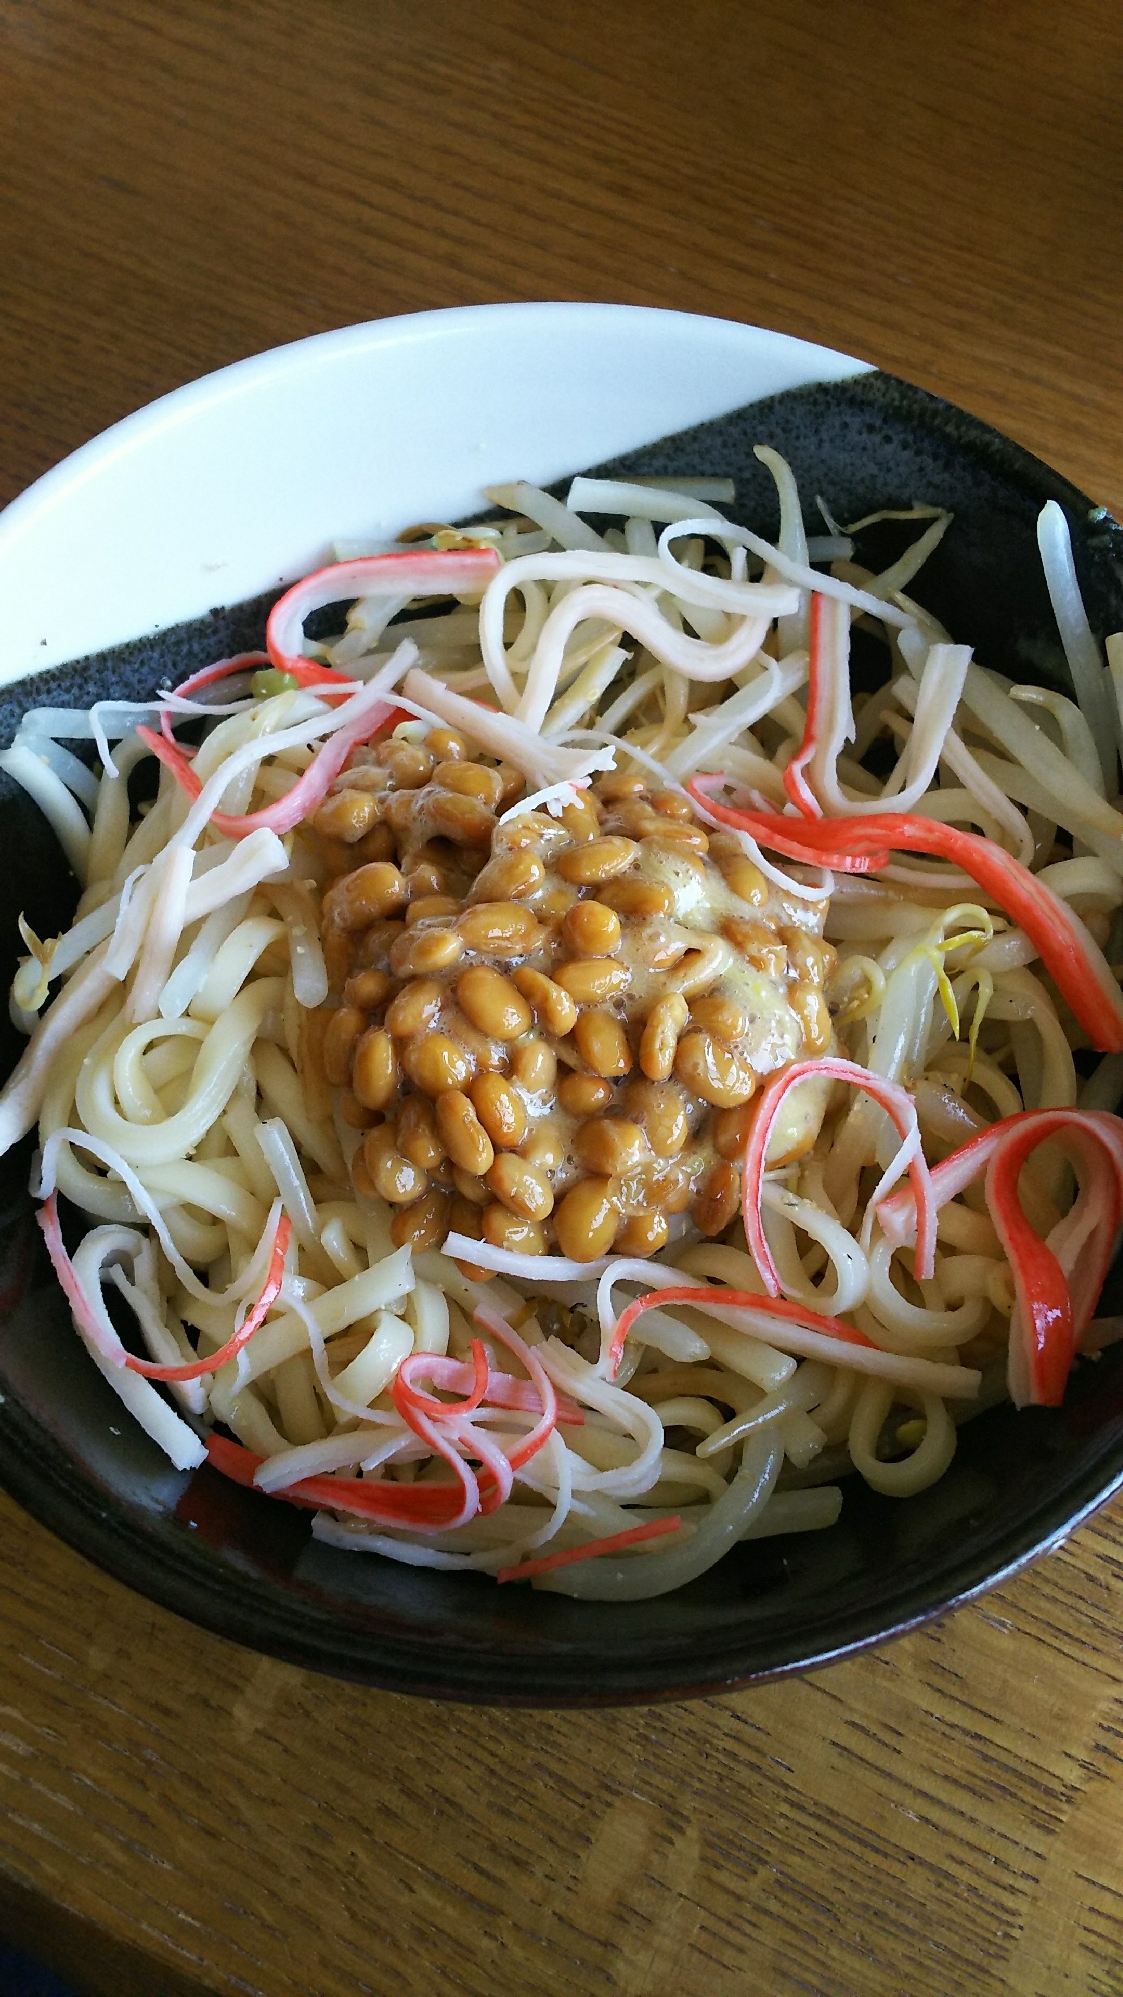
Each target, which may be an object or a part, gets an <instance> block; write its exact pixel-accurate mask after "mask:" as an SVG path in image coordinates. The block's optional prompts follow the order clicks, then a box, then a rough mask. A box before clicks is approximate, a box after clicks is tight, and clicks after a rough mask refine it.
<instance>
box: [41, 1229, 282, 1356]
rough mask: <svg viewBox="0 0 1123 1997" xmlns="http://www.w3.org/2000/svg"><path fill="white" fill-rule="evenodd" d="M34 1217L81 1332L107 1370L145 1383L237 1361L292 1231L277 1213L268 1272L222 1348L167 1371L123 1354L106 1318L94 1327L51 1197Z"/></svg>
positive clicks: (273, 1293) (273, 1290) (271, 1290)
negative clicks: (113, 1368)
mask: <svg viewBox="0 0 1123 1997" xmlns="http://www.w3.org/2000/svg"><path fill="white" fill-rule="evenodd" d="M36 1218H37V1220H38V1222H39V1225H40V1227H41V1228H42V1230H43V1238H44V1240H45V1241H46V1244H47V1253H48V1254H49V1256H50V1258H51V1261H52V1263H53V1265H54V1270H55V1274H56V1276H57V1277H58V1279H59V1283H60V1284H61V1286H62V1289H63V1292H64V1294H65V1296H66V1299H67V1302H68V1303H69V1305H70V1308H71V1310H72V1311H73V1313H74V1316H75V1318H76V1319H77V1321H78V1323H79V1325H80V1326H81V1328H82V1330H83V1331H84V1332H85V1333H86V1335H87V1337H88V1338H89V1339H90V1340H91V1342H92V1343H93V1344H94V1345H95V1346H96V1347H97V1350H98V1351H99V1352H100V1353H101V1356H102V1358H103V1359H104V1360H106V1362H107V1363H108V1364H109V1365H110V1366H116V1367H119V1368H121V1369H122V1370H125V1371H128V1372H130V1373H140V1374H142V1375H143V1377H144V1378H145V1379H146V1380H173V1381H182V1380H201V1379H203V1378H204V1377H205V1376H206V1375H207V1374H209V1373H217V1372H218V1370H219V1367H220V1366H225V1365H226V1364H227V1363H228V1361H230V1360H231V1359H236V1358H237V1357H238V1354H239V1352H240V1351H241V1350H242V1347H243V1346H244V1345H248V1344H249V1341H250V1339H251V1338H252V1337H253V1335H254V1332H255V1331H256V1330H257V1329H258V1326H259V1325H262V1324H264V1322H265V1320H266V1318H267V1317H268V1315H269V1312H270V1310H271V1308H272V1306H273V1304H274V1303H275V1302H276V1299H277V1297H278V1295H279V1294H280V1289H281V1284H282V1282H283V1280H284V1274H285V1255H286V1254H287V1252H288V1245H289V1237H290V1235H291V1232H292V1224H291V1222H290V1220H289V1218H288V1215H287V1214H282V1215H281V1217H280V1219H279V1220H278V1222H277V1227H276V1231H275V1233H274V1236H273V1247H272V1251H271V1253H270V1257H269V1272H268V1274H267V1276H266V1278H265V1283H264V1286H263V1288H262V1291H261V1295H260V1296H259V1297H258V1299H257V1302H256V1303H255V1304H254V1306H253V1309H252V1310H251V1311H250V1312H249V1313H248V1315H247V1317H246V1318H245V1320H244V1322H243V1323H242V1324H241V1325H239V1327H238V1329H237V1331H236V1332H235V1333H234V1336H233V1337H232V1338H229V1339H227V1341H226V1344H225V1345H223V1346H220V1347H219V1350H218V1351H217V1352H212V1353H210V1354H209V1355H208V1357H207V1358H205V1359H195V1360H190V1361H185V1362H184V1363H183V1364H182V1365H178V1366H171V1365H164V1364H163V1363H162V1362H161V1361H159V1360H156V1359H137V1358H135V1357H134V1355H133V1354H132V1353H131V1352H126V1350H125V1347H124V1346H123V1345H122V1343H121V1341H120V1339H119V1338H118V1337H117V1335H116V1332H114V1331H113V1330H112V1327H110V1328H109V1329H108V1330H107V1328H106V1327H107V1325H108V1323H109V1321H108V1319H106V1323H105V1324H103V1323H101V1322H100V1320H99V1318H98V1316H97V1315H96V1314H95V1312H94V1310H93V1308H92V1305H91V1300H90V1298H89V1297H88V1296H87V1294H86V1291H85V1289H84V1288H83V1285H82V1283H81V1282H80V1280H79V1277H78V1273H77V1271H76V1269H75V1267H74V1264H73V1262H72V1261H71V1259H70V1257H69V1255H68V1254H67V1252H66V1245H65V1243H64V1241H63V1238H62V1229H61V1228H60V1226H59V1218H58V1205H57V1200H56V1196H55V1194H54V1193H51V1194H50V1196H49V1198H48V1199H46V1200H45V1201H44V1202H43V1205H42V1206H41V1207H40V1208H39V1211H38V1214H37V1215H36Z"/></svg>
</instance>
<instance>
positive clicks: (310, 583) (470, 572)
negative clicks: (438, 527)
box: [265, 548, 501, 686]
mask: <svg viewBox="0 0 1123 1997" xmlns="http://www.w3.org/2000/svg"><path fill="white" fill-rule="evenodd" d="M500 566H501V564H500V560H499V556H498V555H497V554H496V552H495V550H494V548H464V549H449V550H447V551H444V552H442V551H438V550H436V549H424V550H411V549H403V551H402V553H401V554H396V553H395V554H389V555H364V556H361V557H359V558H358V559H357V560H355V561H352V562H333V563H331V564H330V566H328V567H327V568H323V569H316V570H315V571H314V572H313V573H312V575H310V576H304V577H302V579H301V581H300V582H298V583H294V584H293V587H292V588H291V589H290V590H288V591H286V593H285V595H284V596H282V597H280V598H279V599H278V601H277V602H276V603H275V604H274V605H273V608H272V610H271V611H270V613H269V622H268V624H267V625H266V627H265V648H266V650H267V652H268V653H269V657H270V659H271V660H272V662H273V664H274V666H275V667H276V668H277V670H278V672H282V673H290V674H291V675H292V677H293V679H295V680H296V681H297V683H298V684H299V685H300V686H323V685H326V684H330V682H331V680H332V679H333V678H334V677H337V676H336V675H335V674H334V673H333V672H332V669H331V668H330V667H328V666H321V665H318V664H317V663H316V661H315V660H313V659H307V658H305V656H304V653H303V650H302V646H303V643H304V623H305V619H306V618H308V617H311V615H312V613H313V611H314V610H324V609H326V607H327V605H328V604H329V603H346V602H347V601H348V600H350V599H353V598H355V597H362V596H407V597H411V596H461V595H463V596H477V595H480V596H482V594H483V592H484V590H485V589H486V588H487V586H488V583H489V582H490V581H491V578H492V576H494V575H495V574H497V572H498V570H499V568H500Z"/></svg>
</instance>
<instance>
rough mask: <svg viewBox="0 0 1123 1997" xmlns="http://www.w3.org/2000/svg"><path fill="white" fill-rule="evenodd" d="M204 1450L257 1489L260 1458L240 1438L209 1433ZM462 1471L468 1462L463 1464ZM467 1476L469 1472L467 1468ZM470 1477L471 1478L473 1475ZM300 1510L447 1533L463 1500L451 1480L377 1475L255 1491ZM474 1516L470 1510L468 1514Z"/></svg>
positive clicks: (217, 1465)
mask: <svg viewBox="0 0 1123 1997" xmlns="http://www.w3.org/2000/svg"><path fill="white" fill-rule="evenodd" d="M207 1455H208V1457H209V1458H210V1461H211V1464H212V1466H213V1468H214V1469H215V1470H219V1471H221V1473H222V1475H223V1476H224V1477H229V1478H230V1480H231V1482H232V1483H235V1484H242V1485H244V1486H245V1487H246V1489H247V1490H251V1491H255V1490H258V1486H257V1485H256V1484H255V1483H254V1481H253V1480H254V1472H255V1470H257V1469H258V1468H259V1466H260V1465H261V1464H262V1463H263V1462H264V1460H265V1459H264V1457H261V1456H255V1455H254V1453H253V1451H252V1450H251V1449H245V1448H243V1446H242V1444H241V1443H240V1442H232V1441H231V1440H230V1439H229V1437H228V1436H225V1435H208V1437H207ZM464 1468H465V1470H467V1465H464ZM468 1476H469V1477H471V1471H468ZM473 1481H474V1480H473ZM259 1496H261V1497H267V1498H273V1499H280V1500H281V1502H282V1503H283V1504H287V1505H298V1506H299V1507H300V1508H301V1509H302V1510H305V1511H313V1512H319V1511H333V1512H345V1513H347V1515H348V1516H349V1517H351V1518H357V1519H366V1520H367V1521H368V1522H369V1523H371V1524H373V1525H386V1526H408V1527H411V1528H412V1529H413V1530H415V1531H419V1532H447V1531H449V1530H450V1529H451V1528H452V1527H453V1526H455V1525H461V1524H463V1523H465V1521H464V1519H463V1517H462V1514H463V1511H464V1499H463V1494H462V1490H461V1486H460V1483H459V1481H458V1482H457V1483H456V1484H390V1483H387V1482H385V1481H384V1480H383V1479H382V1478H358V1477H329V1476H322V1477H302V1478H301V1480H300V1482H299V1483H297V1484H288V1485H286V1487H285V1489H284V1490H283V1491H259ZM468 1516H469V1517H474V1512H470V1513H469V1514H468Z"/></svg>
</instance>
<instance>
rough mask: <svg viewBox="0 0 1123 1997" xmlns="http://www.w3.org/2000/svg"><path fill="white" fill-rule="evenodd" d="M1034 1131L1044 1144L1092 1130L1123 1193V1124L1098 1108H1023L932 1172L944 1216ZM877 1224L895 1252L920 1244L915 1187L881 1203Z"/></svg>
mask: <svg viewBox="0 0 1123 1997" xmlns="http://www.w3.org/2000/svg"><path fill="white" fill-rule="evenodd" d="M1031 1126H1032V1128H1033V1129H1034V1130H1036V1131H1037V1132H1038V1133H1039V1135H1038V1138H1037V1142H1038V1143H1043V1142H1044V1140H1045V1139H1046V1138H1048V1137H1061V1136H1063V1135H1064V1134H1065V1133H1066V1132H1073V1131H1081V1130H1083V1131H1086V1132H1088V1133H1089V1134H1090V1135H1091V1136H1093V1137H1094V1138H1095V1139H1096V1140H1097V1141H1098V1143H1099V1144H1100V1145H1101V1146H1102V1148H1103V1150H1104V1152H1105V1153H1106V1154H1107V1155H1108V1156H1109V1157H1110V1158H1111V1160H1112V1162H1113V1165H1114V1167H1115V1170H1116V1172H1117V1173H1118V1174H1119V1179H1120V1187H1121V1191H1123V1120H1121V1119H1120V1118H1119V1117H1117V1116H1113V1115H1109V1113H1108V1112H1107V1111H1106V1110H1093V1109H1021V1110H1016V1111H1015V1112H1014V1113H1013V1115H1011V1116H1004V1117H1001V1118H1000V1119H999V1121H998V1122H997V1123H991V1124H988V1125H987V1126H986V1128H985V1129H984V1130H979V1131H976V1133H975V1135H974V1136H973V1137H969V1138H968V1139H967V1142H966V1143H965V1144H961V1145H960V1146H959V1148H958V1150H955V1151H951V1152H949V1154H948V1156H947V1157H946V1158H943V1159H941V1161H940V1163H939V1164H938V1165H933V1166H931V1167H930V1170H929V1178H930V1180H931V1184H932V1199H933V1203H934V1205H935V1207H936V1209H937V1211H939V1209H940V1208H941V1207H944V1206H946V1205H947V1203H948V1201H949V1200H954V1199H955V1198H957V1196H958V1195H959V1194H960V1193H962V1192H964V1191H965V1190H966V1188H967V1187H968V1186H969V1185H971V1184H972V1183H973V1182H974V1180H976V1179H977V1178H978V1176H979V1174H980V1172H983V1171H985V1170H986V1168H987V1166H988V1165H989V1164H990V1161H991V1157H992V1156H993V1154H994V1152H995V1150H996V1149H997V1147H998V1146H999V1145H1000V1144H1001V1143H1003V1141H1004V1140H1005V1139H1006V1138H1007V1137H1009V1135H1010V1134H1011V1133H1012V1132H1014V1131H1017V1130H1022V1129H1027V1130H1028V1129H1029V1128H1030V1127H1031ZM877 1219H878V1223H879V1225H880V1227H881V1231H882V1233H883V1234H884V1235H885V1236H886V1239H887V1240H889V1241H891V1242H892V1243H893V1246H894V1247H895V1248H903V1247H906V1246H907V1245H908V1243H909V1242H910V1241H912V1240H914V1239H915V1235H916V1208H915V1201H914V1196H913V1191H912V1188H911V1186H899V1187H898V1188H897V1190H896V1191H895V1192H892V1193H889V1194H888V1195H887V1196H886V1197H885V1198H884V1199H881V1200H879V1201H878V1202H877Z"/></svg>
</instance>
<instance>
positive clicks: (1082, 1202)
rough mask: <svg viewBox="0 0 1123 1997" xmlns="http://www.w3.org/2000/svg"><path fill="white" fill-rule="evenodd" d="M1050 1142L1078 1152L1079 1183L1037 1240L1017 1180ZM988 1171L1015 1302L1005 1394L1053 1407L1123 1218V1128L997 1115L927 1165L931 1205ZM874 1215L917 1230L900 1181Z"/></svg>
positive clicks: (897, 1230)
mask: <svg viewBox="0 0 1123 1997" xmlns="http://www.w3.org/2000/svg"><path fill="white" fill-rule="evenodd" d="M1049 1140H1052V1141H1054V1142H1057V1143H1059V1144H1061V1145H1063V1147H1064V1148H1065V1150H1066V1151H1068V1152H1069V1153H1070V1154H1072V1155H1073V1156H1074V1158H1075V1162H1076V1165H1077V1172H1078V1176H1079V1178H1080V1182H1081V1184H1080V1193H1079V1196H1078V1198H1077V1201H1076V1204H1075V1206H1074V1207H1073V1208H1072V1210H1071V1212H1070V1213H1069V1214H1068V1215H1066V1217H1065V1219H1064V1220H1062V1221H1061V1222H1060V1223H1059V1224H1058V1226H1057V1227H1055V1228H1054V1229H1053V1231H1052V1233H1051V1234H1050V1236H1049V1238H1048V1240H1047V1241H1043V1240H1042V1239H1041V1237H1040V1235H1038V1234H1037V1233H1036V1232H1035V1230H1034V1229H1033V1228H1031V1226H1030V1224H1029V1221H1028V1220H1027V1219H1026V1216H1025V1214H1024V1212H1023V1210H1022V1205H1021V1201H1020V1199H1019V1196H1018V1178H1019V1175H1020V1173H1021V1170H1022V1167H1023V1165H1024V1164H1025V1163H1026V1160H1027V1159H1028V1158H1029V1157H1030V1155H1031V1153H1032V1152H1033V1151H1035V1150H1036V1148H1037V1146H1038V1145H1039V1144H1043V1143H1045V1142H1047V1141H1049ZM984 1172H985V1173H986V1182H985V1191H986V1202H987V1208H988V1210H989V1212H990V1216H991V1219H992V1221H993V1222H994V1225H995V1228H996V1229H997V1231H998V1236H999V1239H1000V1241H1001V1243H1002V1247H1003V1250H1004V1251H1005V1254H1006V1258H1007V1261H1008V1262H1009V1265H1010V1273H1011V1276H1012V1278H1013V1283H1014V1294H1015V1298H1016V1307H1015V1311H1014V1317H1013V1320H1012V1323H1011V1334H1010V1387H1011V1395H1012V1398H1013V1399H1014V1400H1015V1401H1016V1402H1017V1404H1018V1405H1019V1406H1024V1405H1025V1404H1026V1403H1027V1402H1028V1403H1030V1404H1031V1405H1035V1406H1041V1407H1056V1406H1058V1405H1059V1403H1060V1401H1061V1400H1062V1398H1063V1395H1064V1389H1065V1382H1066V1380H1067V1378H1068V1374H1069V1370H1070V1367H1071V1364H1072V1358H1073V1354H1074V1352H1075V1351H1076V1350H1077V1349H1078V1347H1079V1345H1080V1341H1081V1339H1082V1337H1083V1335H1084V1333H1085V1331H1086V1330H1087V1328H1088V1325H1089V1324H1090V1323H1091V1320H1092V1313H1093V1312H1094V1310H1095V1308H1096V1304H1097V1302H1098V1299H1099V1294H1100V1290H1101V1288H1102V1285H1103V1281H1104V1278H1105V1276H1106V1274H1107V1270H1108V1267H1109V1265H1110V1262H1111V1258H1112V1255H1113V1254H1114V1250H1115V1242H1116V1237H1117V1235H1118V1231H1119V1226H1120V1221H1121V1220H1123V1124H1121V1123H1120V1120H1119V1118H1118V1117H1115V1116H1109V1115H1107V1114H1106V1113H1105V1112H1103V1111H1100V1110H1074V1109H1044V1110H1019V1111H1017V1112H1016V1113H1015V1114H1014V1115H1013V1116H1007V1117H1003V1118H1002V1119H1001V1120H1000V1121H999V1122H998V1123H993V1124H991V1125H990V1127H989V1129H986V1130H981V1131H980V1132H979V1133H978V1135H977V1136H976V1137H972V1138H971V1139H969V1141H968V1142H967V1143H966V1144H963V1145H961V1146H960V1147H959V1149H958V1150H957V1151H953V1152H952V1153H951V1154H950V1156H949V1157H947V1158H945V1159H943V1160H942V1161H941V1163H940V1164H939V1165H936V1166H934V1167H933V1168H932V1174H931V1178H932V1197H933V1201H934V1203H935V1206H936V1208H937V1209H939V1208H940V1207H942V1206H945V1205H946V1204H947V1202H948V1201H949V1200H952V1199H954V1198H955V1197H956V1195H957V1194H959V1193H961V1192H963V1191H964V1190H965V1188H966V1187H967V1186H969V1185H971V1184H972V1183H973V1181H974V1180H976V1179H977V1178H978V1177H979V1176H980V1174H981V1173H984ZM877 1217H878V1221H879V1223H880V1225H881V1228H882V1231H883V1232H884V1234H885V1235H886V1236H887V1238H888V1239H889V1240H890V1241H891V1242H893V1243H894V1244H895V1245H897V1246H904V1245H905V1244H907V1243H908V1242H909V1241H910V1240H911V1239H912V1237H913V1233H914V1231H915V1218H916V1217H915V1206H914V1198H913V1192H912V1189H911V1188H910V1187H906V1186H902V1187H901V1188H900V1189H899V1190H898V1191H897V1192H895V1193H893V1194H891V1195H890V1197H889V1198H888V1199H886V1200H883V1201H881V1202H879V1205H878V1209H877Z"/></svg>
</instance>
